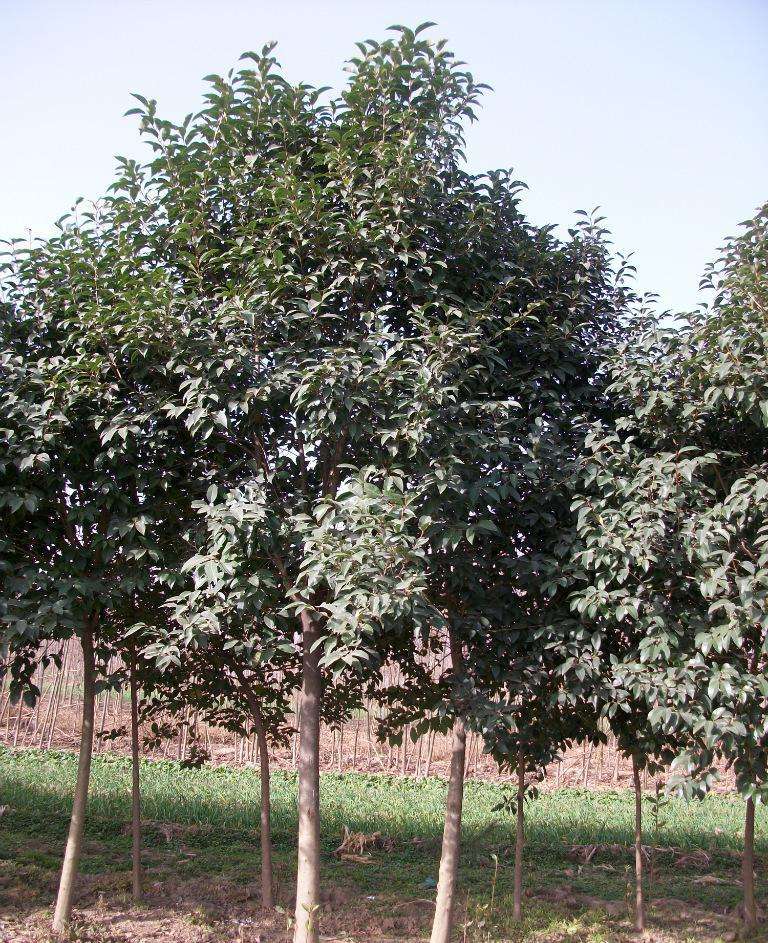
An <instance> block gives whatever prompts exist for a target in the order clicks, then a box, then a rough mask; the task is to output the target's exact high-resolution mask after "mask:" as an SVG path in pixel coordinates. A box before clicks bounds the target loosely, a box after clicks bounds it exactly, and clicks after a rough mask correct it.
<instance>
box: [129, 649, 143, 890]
mask: <svg viewBox="0 0 768 943" xmlns="http://www.w3.org/2000/svg"><path fill="white" fill-rule="evenodd" d="M129 670H130V677H129V684H130V690H131V839H132V861H131V877H132V883H133V899H134V901H135V902H136V903H138V902H139V901H140V900H141V784H140V780H139V776H140V773H139V689H138V681H137V678H136V656H135V654H134V657H133V658H132V660H131V665H130V669H129Z"/></svg>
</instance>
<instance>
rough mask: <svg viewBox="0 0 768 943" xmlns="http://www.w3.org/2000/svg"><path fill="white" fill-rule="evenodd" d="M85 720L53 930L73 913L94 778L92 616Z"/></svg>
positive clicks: (85, 639)
mask: <svg viewBox="0 0 768 943" xmlns="http://www.w3.org/2000/svg"><path fill="white" fill-rule="evenodd" d="M82 646H83V721H82V727H81V730H80V756H79V758H78V763H77V782H76V784H75V795H74V800H73V803H72V817H71V819H70V822H69V835H68V837H67V846H66V849H65V851H64V863H63V864H62V867H61V879H60V881H59V893H58V895H57V897H56V911H55V913H54V916H53V931H54V933H57V934H60V933H64V932H66V930H67V928H68V927H69V921H70V918H71V916H72V902H73V897H74V890H75V881H76V879H77V870H78V866H79V864H80V854H81V851H82V847H83V826H84V825H85V809H86V805H87V802H88V784H89V781H90V778H91V755H92V753H93V721H94V708H95V703H94V702H95V686H96V668H95V660H94V653H93V625H92V622H91V620H90V619H89V620H88V622H87V623H86V624H85V625H84V626H83V634H82Z"/></svg>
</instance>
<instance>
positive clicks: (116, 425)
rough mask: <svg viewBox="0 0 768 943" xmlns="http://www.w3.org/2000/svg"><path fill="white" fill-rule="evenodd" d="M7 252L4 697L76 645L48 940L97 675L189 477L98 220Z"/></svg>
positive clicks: (63, 909) (81, 788)
mask: <svg viewBox="0 0 768 943" xmlns="http://www.w3.org/2000/svg"><path fill="white" fill-rule="evenodd" d="M12 248H13V251H12V253H11V255H10V258H9V259H8V262H7V263H6V264H5V266H4V276H5V278H4V286H5V291H6V303H5V306H4V322H3V333H2V341H3V352H2V360H3V368H4V371H3V381H2V385H1V386H0V395H2V399H3V404H2V405H3V415H4V428H3V430H2V447H3V451H2V458H1V459H0V507H1V508H2V514H3V524H4V528H3V529H4V533H5V538H4V545H3V569H4V574H3V588H2V592H3V602H2V606H1V608H2V610H3V638H2V642H3V647H4V651H5V653H6V654H7V655H8V657H9V659H10V670H11V673H12V676H13V685H12V687H13V690H14V694H18V693H21V690H22V688H24V687H26V689H27V696H28V697H31V698H34V697H35V696H36V694H37V692H36V691H35V690H34V688H32V687H30V685H29V680H30V678H31V672H32V670H33V667H34V658H35V653H36V652H38V651H39V649H40V644H41V642H42V641H43V640H46V639H47V640H54V639H63V638H66V637H69V636H72V635H75V636H77V637H78V638H79V639H80V641H81V645H82V649H83V663H84V679H83V682H84V698H83V719H82V735H81V745H80V760H79V766H78V777H77V786H76V789H75V798H74V804H73V812H72V821H71V826H70V832H69V838H68V842H67V849H66V853H65V859H64V866H63V869H62V876H61V884H60V889H59V895H58V900H57V907H56V913H55V917H54V929H55V930H56V931H57V932H60V931H62V930H64V929H65V928H66V926H67V924H68V922H69V918H70V914H71V909H72V901H73V891H74V882H75V878H76V874H77V869H78V862H79V857H80V850H81V845H82V834H83V823H84V817H85V807H86V800H87V791H88V779H89V773H90V758H91V751H92V742H93V700H94V695H95V690H96V684H97V675H98V674H102V675H103V674H104V673H105V671H106V664H107V661H108V658H109V655H110V654H112V653H113V652H114V651H115V641H116V640H115V633H114V629H115V627H116V625H117V622H119V619H120V618H121V615H119V614H124V613H125V610H126V607H127V606H128V605H129V603H130V601H131V600H132V599H133V598H134V596H135V594H136V593H139V594H140V593H141V591H142V589H143V588H144V587H145V586H146V585H147V583H148V581H149V579H150V574H151V572H152V568H159V567H161V566H162V564H163V562H164V552H165V548H164V546H163V544H162V542H161V541H160V539H159V537H158V531H159V528H160V524H161V521H163V520H167V518H168V517H169V516H170V517H171V518H172V519H177V518H178V515H179V507H180V503H179V500H178V498H179V495H180V494H181V493H182V491H183V486H182V484H181V483H183V482H185V480H186V478H187V476H186V475H184V474H181V473H180V470H179V469H180V466H181V465H182V464H183V455H180V454H179V448H178V440H177V435H176V433H177V430H176V428H175V425H176V424H175V423H173V422H168V421H163V417H162V416H158V415H157V414H155V413H154V412H153V411H152V404H153V401H152V399H151V397H148V395H147V390H148V389H151V383H150V378H151V377H152V372H153V366H154V364H153V358H155V357H156V355H157V353H158V349H159V348H158V347H157V345H156V343H155V342H154V339H153V337H152V336H151V334H146V335H144V336H143V337H139V336H138V334H137V332H136V330H135V325H134V322H133V316H134V313H135V311H134V308H133V305H134V304H135V305H136V307H137V308H139V307H140V305H141V304H142V302H143V301H145V300H146V295H145V294H144V292H145V291H146V290H147V285H146V282H145V281H142V280H141V279H139V278H135V279H129V278H125V280H124V282H123V283H122V284H121V283H120V280H119V279H117V278H116V277H115V270H116V268H117V269H118V271H119V261H120V253H119V246H118V245H117V243H116V241H115V239H114V238H113V235H112V234H111V233H110V231H109V230H108V229H105V228H104V220H103V217H102V216H101V214H100V211H99V209H98V208H95V209H94V211H93V212H89V213H81V215H80V216H78V217H76V218H74V219H72V220H70V221H68V222H67V221H63V222H62V224H61V229H60V232H59V235H58V236H56V237H54V238H53V239H51V240H48V241H47V242H43V243H41V244H40V245H36V246H31V247H28V248H20V247H19V246H18V245H15V246H13V247H12ZM123 275H124V276H125V273H124V272H123ZM128 322H130V323H131V331H132V336H131V337H129V338H127V337H126V334H127V332H126V327H127V324H128ZM155 362H156V361H155Z"/></svg>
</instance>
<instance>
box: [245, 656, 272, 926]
mask: <svg viewBox="0 0 768 943" xmlns="http://www.w3.org/2000/svg"><path fill="white" fill-rule="evenodd" d="M238 674H240V673H239V672H238ZM240 677H241V683H244V690H245V695H246V698H247V700H248V706H249V707H250V709H251V717H252V719H253V726H254V729H255V730H256V742H257V744H258V746H259V782H260V786H261V797H260V798H261V809H260V822H261V835H260V841H261V906H262V907H264V908H265V909H266V910H272V908H273V907H274V906H275V899H274V895H273V890H272V888H273V885H274V880H273V871H272V800H271V791H270V775H269V745H268V744H267V731H266V729H265V727H264V718H263V716H262V713H261V708H260V706H259V701H258V698H257V697H256V695H255V694H254V693H253V691H252V690H250V688H249V687H248V683H247V681H244V678H243V676H242V675H240Z"/></svg>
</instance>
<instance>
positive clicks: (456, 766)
mask: <svg viewBox="0 0 768 943" xmlns="http://www.w3.org/2000/svg"><path fill="white" fill-rule="evenodd" d="M466 748H467V732H466V728H465V727H464V721H463V720H462V719H461V718H460V717H459V718H457V719H456V721H455V723H454V725H453V746H452V750H451V771H450V777H449V779H448V800H447V802H446V806H445V826H444V828H443V847H442V852H441V854H440V872H439V875H438V880H437V898H436V900H435V919H434V922H433V923H432V935H431V937H430V943H449V941H450V939H451V931H452V930H453V914H454V905H455V898H456V875H457V873H458V869H459V852H460V846H461V807H462V803H463V801H464V763H465V757H466Z"/></svg>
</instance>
